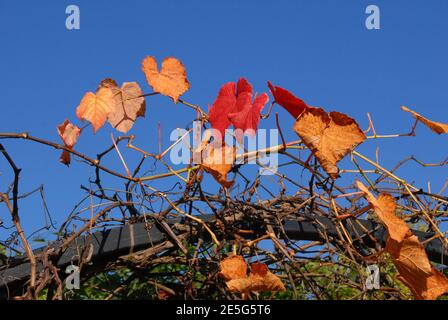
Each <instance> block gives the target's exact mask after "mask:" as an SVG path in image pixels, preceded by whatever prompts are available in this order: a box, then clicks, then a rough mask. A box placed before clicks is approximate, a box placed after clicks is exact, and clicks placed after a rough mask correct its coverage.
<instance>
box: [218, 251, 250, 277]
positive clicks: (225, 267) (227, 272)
mask: <svg viewBox="0 0 448 320" xmlns="http://www.w3.org/2000/svg"><path fill="white" fill-rule="evenodd" d="M220 268H221V270H220V272H219V275H220V276H221V277H222V278H223V279H224V280H225V281H230V280H233V279H240V278H245V277H247V263H246V261H244V258H243V257H242V256H237V255H235V256H230V257H227V258H225V259H223V260H222V261H221V264H220Z"/></svg>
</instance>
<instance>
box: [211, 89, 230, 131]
mask: <svg viewBox="0 0 448 320" xmlns="http://www.w3.org/2000/svg"><path fill="white" fill-rule="evenodd" d="M235 91H236V84H235V82H229V83H226V84H225V85H223V86H222V87H221V89H220V90H219V93H218V97H217V98H216V100H215V102H214V103H213V105H212V107H211V108H210V111H209V119H210V123H211V125H212V128H214V129H216V130H218V131H219V132H220V133H221V136H222V137H223V138H224V134H225V130H226V129H227V128H228V127H229V126H230V124H231V123H230V120H229V118H228V117H227V115H228V114H229V113H232V112H235V111H236V110H235V105H236V94H235Z"/></svg>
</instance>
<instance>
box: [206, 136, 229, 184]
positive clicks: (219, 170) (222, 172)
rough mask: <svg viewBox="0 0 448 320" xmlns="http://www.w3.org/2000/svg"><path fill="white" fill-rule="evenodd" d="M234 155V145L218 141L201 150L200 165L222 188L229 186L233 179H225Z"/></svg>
mask: <svg viewBox="0 0 448 320" xmlns="http://www.w3.org/2000/svg"><path fill="white" fill-rule="evenodd" d="M215 144H216V145H215ZM235 157H236V147H235V146H232V147H231V146H229V145H227V144H223V145H221V143H220V141H219V142H216V143H212V144H209V145H208V146H207V147H206V148H205V149H204V150H203V151H202V163H201V165H202V167H203V168H204V169H205V171H207V172H208V173H210V174H211V175H212V176H213V178H215V180H216V181H217V182H218V183H219V184H221V185H222V186H223V187H224V188H230V187H231V186H232V184H233V182H234V181H233V180H231V181H229V180H227V173H228V172H229V171H230V170H231V169H232V165H233V163H234V162H235Z"/></svg>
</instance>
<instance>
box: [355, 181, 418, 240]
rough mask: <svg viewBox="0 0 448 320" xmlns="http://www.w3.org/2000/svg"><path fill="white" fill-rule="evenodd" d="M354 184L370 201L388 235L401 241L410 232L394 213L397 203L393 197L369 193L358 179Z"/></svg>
mask: <svg viewBox="0 0 448 320" xmlns="http://www.w3.org/2000/svg"><path fill="white" fill-rule="evenodd" d="M356 184H357V186H358V188H359V190H361V191H362V192H363V193H364V195H365V197H366V199H367V201H368V202H369V203H370V205H371V206H372V208H373V209H374V210H375V213H376V214H377V215H378V217H379V218H380V219H381V221H382V222H383V223H384V225H385V226H386V229H387V231H388V232H389V236H390V237H391V238H392V239H393V240H395V241H398V242H401V241H403V240H404V238H406V236H408V235H409V234H410V232H411V231H410V229H409V227H408V225H407V224H406V222H404V221H403V220H402V219H400V218H399V217H397V216H396V215H395V211H396V208H397V205H396V203H395V199H394V198H393V197H392V196H391V195H390V194H386V193H382V194H380V195H379V196H378V199H375V197H374V196H373V195H372V194H371V193H370V191H369V190H368V189H367V187H366V186H365V185H364V184H362V182H360V181H356Z"/></svg>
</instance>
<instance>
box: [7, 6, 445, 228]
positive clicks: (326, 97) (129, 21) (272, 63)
mask: <svg viewBox="0 0 448 320" xmlns="http://www.w3.org/2000/svg"><path fill="white" fill-rule="evenodd" d="M69 4H76V5H78V6H79V8H80V10H81V29H80V30H74V31H69V30H67V29H66V28H65V19H66V14H65V8H66V6H67V5H69ZM369 4H376V5H378V6H379V7H380V9H381V29H380V30H372V31H369V30H367V29H366V28H365V26H364V21H365V19H366V17H367V15H366V14H365V13H364V11H365V8H366V6H367V5H369ZM447 14H448V2H447V1H445V0H439V1H437V0H432V1H422V0H413V1H399V0H395V1H379V0H376V1H355V0H339V1H335V0H334V1H292V0H291V1H275V2H274V1H255V0H245V1H241V0H240V1H229V0H226V1H198V0H192V1H188V2H187V1H78V0H74V1H39V2H37V1H23V0H19V1H6V0H0V40H1V46H0V48H1V51H0V57H1V59H0V81H1V85H0V88H1V89H0V91H1V97H2V99H1V111H2V112H1V115H0V131H2V132H20V131H29V132H30V133H31V134H33V135H35V136H39V137H42V138H45V139H49V140H54V141H59V138H58V136H57V132H56V125H58V124H60V123H61V122H62V121H63V120H64V119H66V118H69V119H71V120H72V121H75V120H76V116H75V108H76V106H77V105H78V103H79V101H80V99H81V98H82V96H83V94H84V93H85V92H87V91H91V90H94V89H95V88H96V86H97V84H98V83H99V81H100V80H102V79H103V78H106V77H112V78H114V79H115V80H116V81H117V82H119V83H121V82H124V81H137V82H139V83H140V85H141V86H142V88H143V90H144V91H145V92H150V91H151V89H150V88H149V87H148V85H147V84H146V81H145V78H144V75H143V73H142V72H141V70H140V63H141V60H142V59H143V58H144V57H145V56H146V55H154V56H156V57H157V58H158V59H159V60H160V59H162V58H164V57H166V56H175V57H177V58H179V59H180V60H182V61H183V63H184V64H185V66H186V68H187V72H188V78H189V80H190V82H191V89H190V91H189V92H187V93H186V94H185V95H184V96H183V98H185V100H187V101H189V102H192V103H195V104H199V105H201V106H202V107H203V108H204V109H207V105H208V104H211V103H212V102H213V100H214V99H215V97H216V94H217V92H218V89H219V88H220V86H221V85H222V84H223V83H225V82H228V81H236V80H237V79H238V78H239V77H241V76H244V77H246V78H247V79H249V81H250V82H251V83H252V84H253V85H254V89H255V91H257V92H264V91H267V86H266V81H267V80H271V81H272V82H273V83H274V84H276V85H279V86H282V87H284V88H286V89H289V90H291V91H292V92H294V93H296V94H297V95H298V96H300V97H301V98H303V99H304V100H305V101H307V102H308V103H309V104H311V105H315V106H322V107H324V108H325V109H326V110H337V111H340V112H344V113H347V114H349V115H350V116H352V117H354V118H356V119H357V121H358V123H359V124H360V125H361V126H362V127H363V128H367V125H368V123H367V119H366V113H367V112H370V113H371V114H372V116H373V119H374V122H375V125H376V129H377V132H378V133H381V134H391V133H403V132H407V131H408V130H409V128H410V126H411V124H412V123H413V121H412V120H411V117H410V116H409V115H408V114H405V113H404V112H402V111H401V110H400V108H399V107H400V105H406V106H408V107H410V108H412V109H414V110H416V111H419V112H421V113H423V114H424V115H426V116H428V117H429V118H431V119H434V120H438V121H442V122H448V114H447V112H446V110H447V102H448V90H447V89H448V88H447V74H448V63H447V57H448V41H447V34H448V32H447V31H448V24H447V22H446V21H447V20H446V19H447ZM147 105H148V108H147V117H146V119H141V120H139V121H138V122H137V124H136V126H135V127H134V129H133V133H135V134H136V135H137V136H138V139H137V140H136V144H137V145H139V146H142V147H144V148H145V149H146V150H148V151H156V150H157V139H156V134H157V123H158V122H160V123H161V126H162V132H163V143H164V146H165V147H167V146H168V145H169V133H170V131H171V130H172V129H173V128H176V127H185V126H186V125H187V119H191V117H192V115H193V114H192V111H191V110H189V109H187V108H185V107H183V106H180V105H173V104H172V103H171V102H170V100H169V99H168V98H165V97H154V98H151V99H148V100H147ZM276 111H278V112H279V116H280V119H281V122H282V126H283V127H284V128H285V129H284V130H285V131H288V132H290V133H288V134H287V137H288V138H289V139H295V138H296V137H295V136H294V133H292V132H291V130H289V128H291V126H292V124H293V119H292V118H291V117H290V116H289V115H288V114H287V113H286V112H285V111H284V110H281V109H280V108H279V107H276ZM273 119H274V118H272V120H273ZM272 120H268V121H265V122H262V123H261V124H260V127H265V128H272V127H275V125H274V123H273V121H272ZM111 132H113V130H112V129H111V128H110V126H109V125H106V126H105V127H104V128H103V129H102V130H100V131H99V133H97V134H96V135H95V136H94V135H93V134H92V130H91V128H89V129H88V130H86V132H84V133H83V136H82V137H81V138H80V142H79V143H78V145H77V146H76V148H77V149H78V150H79V151H82V152H85V153H87V154H89V155H91V156H93V157H95V155H96V153H97V152H98V151H100V150H102V149H104V148H106V147H108V146H109V145H110V133H111ZM114 134H115V135H118V133H116V132H114ZM2 143H4V145H5V146H6V147H7V149H8V150H9V152H10V154H11V155H12V157H13V158H14V159H15V161H16V162H17V164H18V165H19V166H20V167H22V168H23V172H22V181H21V191H22V192H25V191H29V190H32V189H33V188H35V187H37V186H39V185H40V184H44V185H45V190H46V198H47V202H48V206H49V209H50V211H51V213H52V215H53V216H54V217H55V219H56V220H57V222H59V223H61V222H62V221H63V220H64V217H66V215H67V214H68V212H69V211H70V210H71V209H72V208H73V206H74V205H75V203H76V201H77V200H79V199H80V198H81V197H82V196H83V195H84V192H83V191H81V190H80V189H79V186H80V184H81V183H83V184H85V185H88V178H89V177H93V176H94V171H93V169H92V168H90V167H87V166H86V165H84V164H82V163H79V162H76V161H74V162H73V163H72V166H71V167H70V168H66V167H65V166H63V165H62V164H59V162H58V157H59V151H56V150H52V149H49V148H47V147H44V146H40V145H36V144H33V143H30V142H25V141H2ZM377 146H380V159H381V162H382V164H384V165H385V166H386V167H388V168H391V167H393V165H394V164H396V162H397V161H399V160H400V159H402V158H404V157H406V156H409V155H415V156H417V157H418V158H420V159H421V160H422V161H426V162H439V161H441V160H443V159H444V158H445V157H446V156H447V152H446V150H447V136H446V135H445V136H437V135H435V134H433V133H432V132H430V131H429V130H428V129H426V128H424V127H423V126H422V125H419V127H418V131H417V137H415V138H403V139H391V140H381V141H367V142H365V143H364V144H363V146H361V148H360V151H362V152H364V153H365V154H367V155H368V156H371V157H373V156H374V152H375V148H376V147H377ZM112 157H115V155H114V154H113V155H112ZM128 160H129V161H130V162H131V163H132V161H134V160H135V159H128ZM345 163H346V162H344V165H345ZM112 165H113V166H114V167H116V168H117V169H118V170H121V172H124V171H123V169H122V168H121V166H120V165H119V164H118V163H116V162H114V163H112ZM348 165H349V164H347V167H348ZM343 167H344V166H343ZM0 172H1V174H0V186H1V188H2V190H3V191H4V190H5V189H6V187H7V184H8V183H9V182H10V181H11V174H10V169H9V167H8V166H7V165H6V162H5V161H4V160H3V159H1V160H0ZM284 173H286V174H288V175H290V176H291V177H293V178H294V177H297V179H300V172H288V171H287V172H284ZM399 174H400V176H402V177H404V178H407V179H410V181H415V183H416V185H418V186H421V187H423V188H426V183H427V181H428V180H431V182H432V186H433V188H434V190H437V188H440V187H441V186H442V184H443V183H444V181H445V180H446V178H447V170H446V167H445V168H433V169H423V168H420V167H417V166H415V165H407V166H406V167H404V168H403V169H402V170H400V171H399ZM349 178H350V179H354V178H355V175H352V176H350V177H349ZM106 180H107V178H106ZM111 181H112V180H111ZM215 187H216V186H215V185H212V184H211V183H210V188H215ZM20 209H21V212H20V213H21V217H22V220H23V223H24V225H25V228H26V230H27V231H30V230H35V229H36V228H37V226H41V225H43V223H44V219H43V214H42V207H41V204H40V201H39V197H37V196H34V197H31V198H29V199H28V200H26V201H24V202H23V203H22V204H21V207H20ZM0 219H2V220H3V221H5V223H7V224H10V219H9V216H8V214H7V213H6V211H5V209H4V208H2V209H1V210H0Z"/></svg>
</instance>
